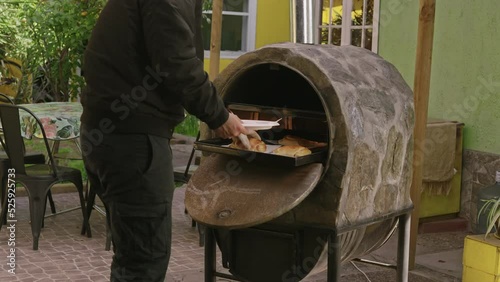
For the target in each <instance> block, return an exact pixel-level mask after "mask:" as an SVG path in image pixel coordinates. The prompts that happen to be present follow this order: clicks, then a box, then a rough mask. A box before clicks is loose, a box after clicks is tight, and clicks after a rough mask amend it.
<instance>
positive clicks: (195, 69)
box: [140, 0, 229, 129]
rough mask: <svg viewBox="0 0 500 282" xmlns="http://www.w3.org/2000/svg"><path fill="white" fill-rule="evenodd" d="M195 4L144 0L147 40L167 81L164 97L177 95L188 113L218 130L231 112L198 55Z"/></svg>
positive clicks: (188, 0) (154, 62)
mask: <svg viewBox="0 0 500 282" xmlns="http://www.w3.org/2000/svg"><path fill="white" fill-rule="evenodd" d="M196 2H197V0H143V1H141V2H140V5H141V13H142V19H143V31H144V39H145V41H146V48H147V52H148V54H149V57H150V58H151V62H150V63H151V64H152V67H153V69H155V70H157V71H158V72H159V73H160V74H161V76H162V78H163V79H164V81H163V86H164V87H165V89H166V90H167V91H166V92H167V93H165V95H175V96H176V97H177V99H178V100H180V101H181V103H182V105H183V107H184V108H185V109H186V110H187V111H188V112H189V113H191V114H193V115H195V116H197V117H198V118H199V119H201V120H202V121H204V122H206V123H207V124H208V126H209V127H210V128H212V129H216V128H219V127H220V126H222V125H223V124H224V123H225V122H226V121H227V120H228V117H229V113H228V111H227V110H226V109H225V107H224V103H223V101H222V99H220V98H219V97H218V96H217V94H216V91H215V88H214V87H213V85H212V83H211V82H210V81H209V79H208V75H207V74H206V72H205V71H204V70H203V62H202V61H201V60H200V59H199V58H198V57H197V54H196V46H195V44H196V42H195V33H196V23H197V20H196V19H197V18H196V9H195V5H196Z"/></svg>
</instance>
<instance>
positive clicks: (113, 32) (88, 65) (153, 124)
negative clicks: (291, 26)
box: [81, 0, 228, 138]
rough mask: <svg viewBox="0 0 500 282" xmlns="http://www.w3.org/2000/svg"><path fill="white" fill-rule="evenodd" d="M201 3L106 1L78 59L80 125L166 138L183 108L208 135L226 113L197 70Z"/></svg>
mask: <svg viewBox="0 0 500 282" xmlns="http://www.w3.org/2000/svg"><path fill="white" fill-rule="evenodd" d="M201 1H202V0H109V1H108V2H107V4H106V6H105V8H104V9H103V11H102V12H101V15H100V17H99V20H98V22H97V24H96V26H95V28H94V30H93V33H92V37H91V39H90V41H89V44H88V45H87V49H86V52H85V58H84V65H83V71H84V76H85V80H86V82H87V87H86V89H85V90H84V91H83V93H82V98H81V100H82V105H83V114H82V124H83V125H84V126H87V127H90V128H96V129H100V130H101V131H103V133H111V132H113V133H146V134H153V135H159V136H163V137H167V138H170V137H171V135H172V132H173V129H174V127H175V126H176V125H177V124H178V123H180V122H181V121H182V120H183V118H184V109H186V110H187V111H188V112H189V113H191V114H193V115H195V116H197V117H198V118H199V119H200V120H202V121H204V122H206V123H207V124H208V126H209V127H210V128H212V129H215V128H217V127H219V126H221V125H222V124H223V123H224V122H225V121H226V120H227V118H228V112H227V110H226V109H225V107H224V104H223V102H222V100H221V99H220V98H219V97H218V96H217V94H216V91H215V88H214V87H213V86H212V83H211V82H210V81H209V79H208V75H207V74H206V72H205V71H204V70H203V49H202V44H201V37H200V36H201V35H200V34H201V33H200V31H201Z"/></svg>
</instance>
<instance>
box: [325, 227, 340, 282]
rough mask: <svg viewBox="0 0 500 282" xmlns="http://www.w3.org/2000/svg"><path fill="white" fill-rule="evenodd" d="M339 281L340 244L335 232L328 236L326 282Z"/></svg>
mask: <svg viewBox="0 0 500 282" xmlns="http://www.w3.org/2000/svg"><path fill="white" fill-rule="evenodd" d="M339 280H340V242H339V236H337V232H332V233H330V235H328V269H327V279H326V281H328V282H337V281H339Z"/></svg>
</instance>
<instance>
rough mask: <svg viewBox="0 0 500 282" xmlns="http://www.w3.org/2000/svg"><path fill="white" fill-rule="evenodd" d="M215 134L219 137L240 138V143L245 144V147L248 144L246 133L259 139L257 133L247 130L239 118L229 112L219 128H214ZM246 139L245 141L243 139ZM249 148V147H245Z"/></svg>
mask: <svg viewBox="0 0 500 282" xmlns="http://www.w3.org/2000/svg"><path fill="white" fill-rule="evenodd" d="M215 134H217V136H219V137H221V138H226V139H229V138H235V137H236V138H239V139H240V140H242V139H243V140H242V143H243V144H244V145H245V147H248V146H249V143H248V138H247V136H246V135H249V136H251V137H253V138H257V139H259V140H260V136H259V134H257V132H255V131H253V130H248V129H246V128H245V127H244V126H243V124H242V123H241V120H240V119H239V118H238V116H236V115H235V114H233V113H229V118H228V119H227V121H226V122H225V123H224V124H223V125H222V126H220V127H219V128H217V129H215ZM245 139H246V142H245V141H244V140H245ZM247 149H249V148H247Z"/></svg>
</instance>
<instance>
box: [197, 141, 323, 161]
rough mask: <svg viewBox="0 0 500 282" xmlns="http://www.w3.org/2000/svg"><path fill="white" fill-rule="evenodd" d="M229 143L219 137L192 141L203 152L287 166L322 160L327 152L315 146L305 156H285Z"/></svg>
mask: <svg viewBox="0 0 500 282" xmlns="http://www.w3.org/2000/svg"><path fill="white" fill-rule="evenodd" d="M230 143H231V141H230V140H227V139H220V138H216V139H208V140H200V141H196V142H194V148H195V149H196V150H200V151H204V152H211V153H217V154H224V155H231V156H235V157H241V158H244V159H246V160H247V161H258V162H262V163H265V164H273V165H283V166H288V167H295V166H302V165H306V164H310V163H321V162H324V161H325V158H326V152H327V149H326V148H316V149H311V152H312V153H311V154H310V155H307V156H302V157H287V156H281V155H275V154H272V153H261V152H252V151H245V150H239V149H234V148H229V147H226V146H227V145H229V144H230Z"/></svg>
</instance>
